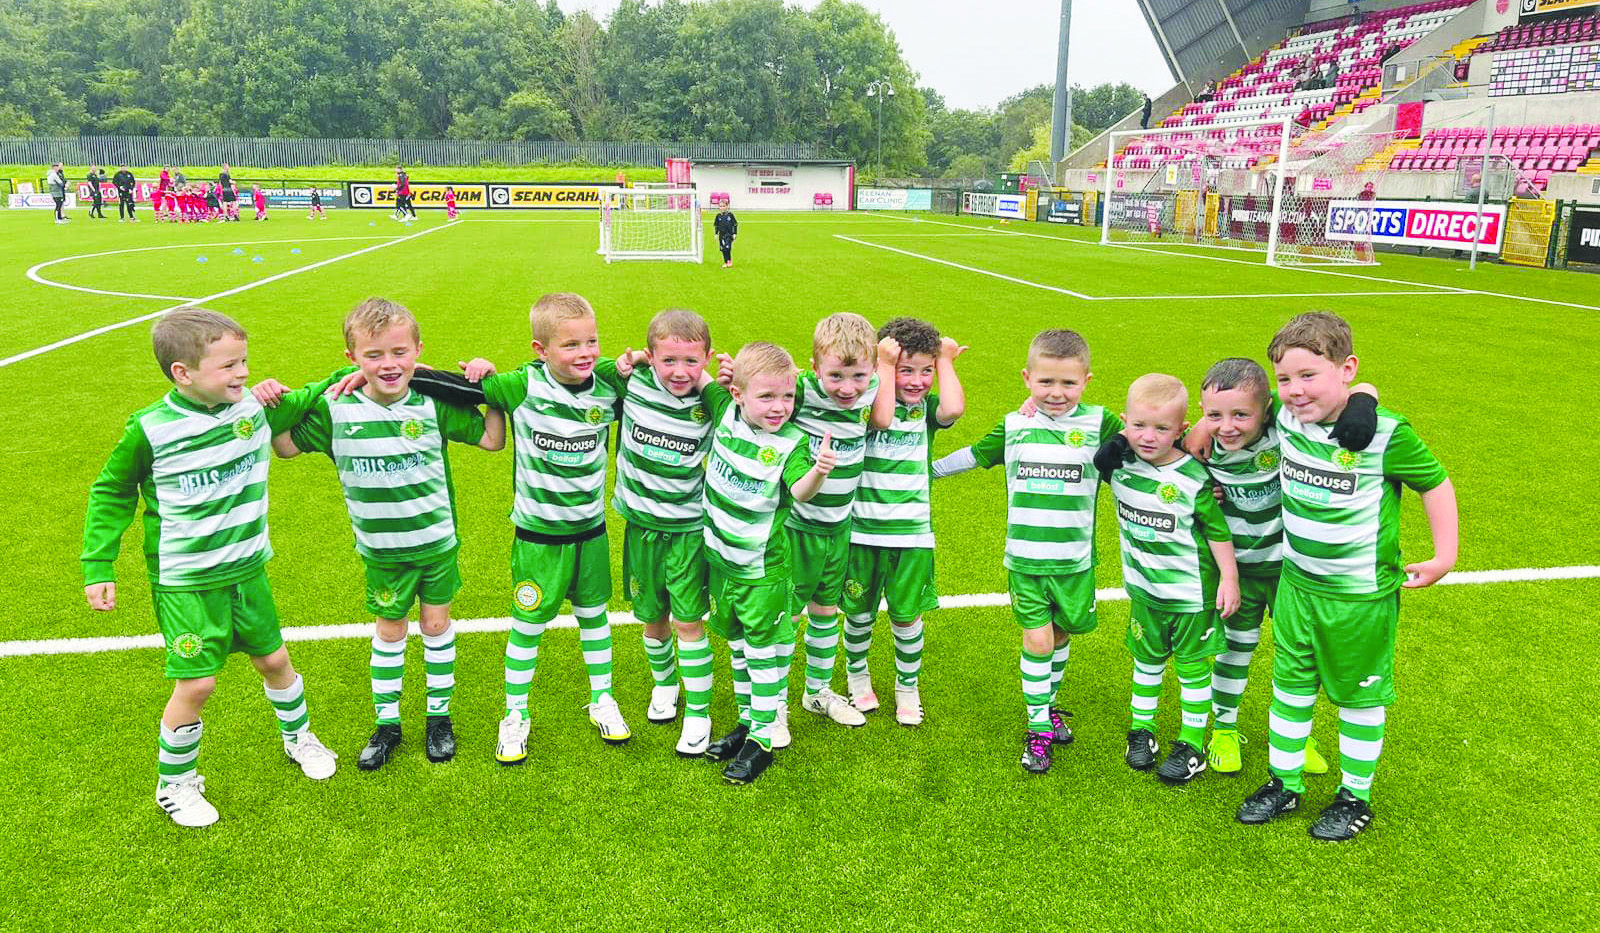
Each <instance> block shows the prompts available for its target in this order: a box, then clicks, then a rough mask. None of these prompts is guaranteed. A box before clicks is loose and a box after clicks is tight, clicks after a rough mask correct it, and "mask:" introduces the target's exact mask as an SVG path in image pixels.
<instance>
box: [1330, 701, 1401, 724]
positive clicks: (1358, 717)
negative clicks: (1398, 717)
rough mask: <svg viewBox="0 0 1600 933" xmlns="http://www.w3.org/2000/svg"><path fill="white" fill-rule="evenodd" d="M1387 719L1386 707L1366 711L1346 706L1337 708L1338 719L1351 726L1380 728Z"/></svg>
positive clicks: (1387, 710)
mask: <svg viewBox="0 0 1600 933" xmlns="http://www.w3.org/2000/svg"><path fill="white" fill-rule="evenodd" d="M1388 718H1389V708H1388V707H1386V706H1373V707H1368V708H1366V709H1352V708H1350V707H1348V706H1341V707H1339V719H1340V720H1341V721H1343V722H1347V723H1350V724H1351V725H1352V726H1381V725H1383V723H1384V721H1385V720H1386V719H1388Z"/></svg>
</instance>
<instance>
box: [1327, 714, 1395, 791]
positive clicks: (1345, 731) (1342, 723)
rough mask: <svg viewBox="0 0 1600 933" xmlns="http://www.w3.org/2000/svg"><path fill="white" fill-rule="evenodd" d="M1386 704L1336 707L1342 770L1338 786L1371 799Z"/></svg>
mask: <svg viewBox="0 0 1600 933" xmlns="http://www.w3.org/2000/svg"><path fill="white" fill-rule="evenodd" d="M1388 717H1389V711H1388V709H1387V708H1386V707H1382V706H1374V707H1371V708H1370V709H1348V708H1346V707H1342V706H1341V707H1340V708H1339V768H1340V770H1342V771H1343V772H1344V777H1343V780H1342V782H1341V784H1342V786H1343V787H1344V788H1345V789H1346V790H1348V791H1350V793H1352V794H1355V795H1356V796H1357V797H1360V798H1361V799H1362V800H1367V801H1370V800H1371V799H1372V776H1373V774H1374V773H1375V772H1376V771H1377V770H1378V756H1379V755H1380V754H1382V753H1383V727H1384V724H1385V722H1386V721H1387V720H1388Z"/></svg>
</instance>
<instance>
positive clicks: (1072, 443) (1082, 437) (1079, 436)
mask: <svg viewBox="0 0 1600 933" xmlns="http://www.w3.org/2000/svg"><path fill="white" fill-rule="evenodd" d="M1088 439H1089V437H1088V435H1086V434H1084V433H1083V429H1082V428H1073V429H1072V430H1070V431H1068V432H1067V446H1068V447H1082V446H1083V445H1084V442H1085V441H1087V440H1088Z"/></svg>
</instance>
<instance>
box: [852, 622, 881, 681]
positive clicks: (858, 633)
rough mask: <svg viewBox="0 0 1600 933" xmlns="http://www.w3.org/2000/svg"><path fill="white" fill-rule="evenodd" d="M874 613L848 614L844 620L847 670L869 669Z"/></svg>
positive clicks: (855, 671)
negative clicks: (868, 661)
mask: <svg viewBox="0 0 1600 933" xmlns="http://www.w3.org/2000/svg"><path fill="white" fill-rule="evenodd" d="M876 620H877V616H876V615H875V614H874V613H870V612H868V613H863V614H860V615H853V616H846V617H845V620H844V665H845V670H847V671H849V672H850V673H852V674H859V673H861V672H862V671H864V670H866V669H867V655H869V654H871V653H872V623H873V622H874V621H876Z"/></svg>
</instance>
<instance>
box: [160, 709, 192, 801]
mask: <svg viewBox="0 0 1600 933" xmlns="http://www.w3.org/2000/svg"><path fill="white" fill-rule="evenodd" d="M203 729H204V726H203V725H202V724H201V723H198V722H191V723H189V724H188V725H185V726H179V727H178V728H176V729H168V728H167V725H166V723H162V724H161V737H160V739H158V740H157V742H156V775H157V778H158V780H159V781H160V784H161V786H165V785H167V784H171V783H172V782H174V781H181V780H183V779H184V778H189V777H193V776H194V773H195V769H196V768H197V767H199V761H200V733H201V732H202V731H203Z"/></svg>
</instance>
